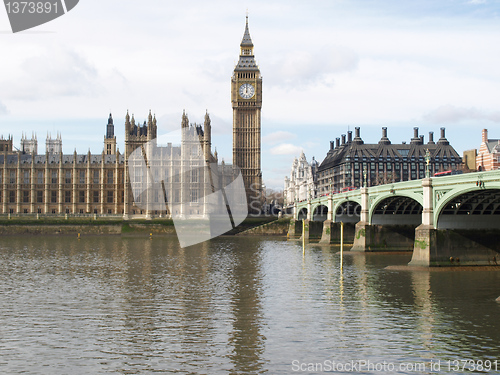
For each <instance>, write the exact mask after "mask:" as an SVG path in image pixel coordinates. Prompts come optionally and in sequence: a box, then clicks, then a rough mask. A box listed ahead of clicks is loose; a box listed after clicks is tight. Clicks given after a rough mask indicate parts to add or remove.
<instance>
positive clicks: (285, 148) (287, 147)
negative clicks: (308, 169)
mask: <svg viewBox="0 0 500 375" xmlns="http://www.w3.org/2000/svg"><path fill="white" fill-rule="evenodd" d="M301 151H302V147H300V146H295V145H292V144H290V143H283V144H281V145H278V146H276V147H273V148H272V149H271V150H270V152H271V155H299V154H300V153H301Z"/></svg>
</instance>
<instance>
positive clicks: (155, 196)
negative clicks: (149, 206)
mask: <svg viewBox="0 0 500 375" xmlns="http://www.w3.org/2000/svg"><path fill="white" fill-rule="evenodd" d="M134 197H135V199H134V200H135V202H136V203H141V202H142V201H143V200H144V199H143V198H144V197H143V195H142V194H141V191H140V190H139V191H136V192H135V193H134ZM199 197H200V194H199V191H198V190H195V189H190V190H189V202H190V203H198V199H199ZM151 199H152V201H153V202H154V203H158V202H163V201H164V200H165V198H164V197H163V192H161V191H154V192H153V193H152V197H151ZM170 199H172V202H173V203H180V202H181V194H180V190H178V189H176V190H174V191H173V196H172V197H171V198H170Z"/></svg>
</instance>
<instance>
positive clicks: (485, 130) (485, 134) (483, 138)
mask: <svg viewBox="0 0 500 375" xmlns="http://www.w3.org/2000/svg"><path fill="white" fill-rule="evenodd" d="M482 142H483V143H487V142H488V129H483V134H482Z"/></svg>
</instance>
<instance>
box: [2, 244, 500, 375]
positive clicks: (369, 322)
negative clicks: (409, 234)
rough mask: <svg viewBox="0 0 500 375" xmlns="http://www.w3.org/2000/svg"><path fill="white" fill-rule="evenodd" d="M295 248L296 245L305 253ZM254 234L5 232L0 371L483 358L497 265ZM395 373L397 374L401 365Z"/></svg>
mask: <svg viewBox="0 0 500 375" xmlns="http://www.w3.org/2000/svg"><path fill="white" fill-rule="evenodd" d="M304 250H305V251H304ZM409 257H411V255H408V254H399V255H397V254H391V255H383V254H350V255H346V256H345V257H344V268H343V272H340V263H339V262H340V259H339V254H338V248H336V247H328V246H326V247H325V246H317V245H312V244H309V245H307V246H306V248H305V249H303V248H302V245H301V244H300V243H294V242H285V241H280V240H272V241H271V240H266V239H260V238H218V239H214V240H212V241H210V242H206V243H203V244H200V245H197V246H193V247H188V248H185V249H181V248H180V247H179V245H178V242H177V241H175V240H174V239H173V238H168V237H163V238H153V239H149V238H134V237H129V238H122V237H83V238H81V239H80V240H78V239H76V238H70V237H48V236H47V237H24V238H16V237H5V238H2V239H1V242H0V370H1V372H2V373H19V372H30V373H50V374H54V373H61V374H62V373H69V372H76V373H96V374H99V373H115V372H118V373H131V374H133V373H141V374H142V373H152V372H163V373H174V372H175V373H180V374H192V373H197V374H204V373H205V374H213V373H228V374H262V373H272V374H289V373H291V372H292V363H293V361H299V362H311V361H312V362H323V361H325V360H335V361H340V362H346V361H351V360H354V361H356V360H371V361H384V360H385V361H392V362H394V363H400V362H402V361H413V362H423V363H427V364H428V363H429V362H430V361H432V360H434V361H435V360H438V359H440V360H443V361H446V360H454V359H468V358H469V359H483V360H485V359H491V360H495V356H497V355H498V353H497V351H498V350H497V348H498V344H497V343H498V341H499V340H500V333H499V332H500V323H499V320H498V314H499V308H500V306H499V305H498V304H497V303H496V302H495V298H496V297H498V296H499V295H500V289H499V288H498V285H500V283H499V282H500V273H498V272H470V271H469V272H467V271H465V272H464V271H462V272H439V271H427V272H421V271H419V272H416V271H411V270H407V271H389V270H386V269H385V266H386V265H389V264H406V263H407V262H408V260H409V259H408V258H409ZM403 372H404V371H403Z"/></svg>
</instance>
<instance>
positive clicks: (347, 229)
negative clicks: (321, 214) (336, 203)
mask: <svg viewBox="0 0 500 375" xmlns="http://www.w3.org/2000/svg"><path fill="white" fill-rule="evenodd" d="M340 226H341V223H340V222H339V223H334V222H333V221H331V220H326V221H324V222H323V234H322V235H321V240H320V241H319V243H322V244H339V243H340ZM354 232H355V226H354V223H344V243H345V244H351V243H353V240H354Z"/></svg>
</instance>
